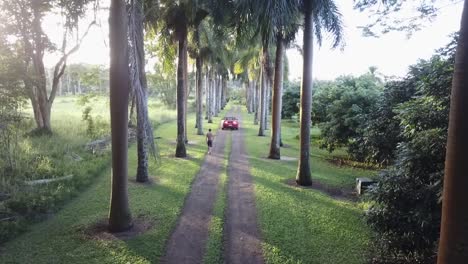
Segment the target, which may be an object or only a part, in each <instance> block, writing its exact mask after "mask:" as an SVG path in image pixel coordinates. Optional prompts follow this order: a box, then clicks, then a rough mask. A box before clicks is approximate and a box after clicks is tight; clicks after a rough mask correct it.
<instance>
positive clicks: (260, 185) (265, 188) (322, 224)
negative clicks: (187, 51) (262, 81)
mask: <svg viewBox="0 0 468 264" xmlns="http://www.w3.org/2000/svg"><path fill="white" fill-rule="evenodd" d="M252 120H253V117H252V115H248V114H246V113H245V112H244V113H243V123H242V124H241V125H242V126H243V127H244V128H245V129H246V145H247V151H248V154H249V162H250V165H251V173H252V176H253V179H254V183H255V195H256V203H257V211H258V221H259V225H260V228H261V233H262V238H263V241H264V243H263V250H264V256H265V259H266V261H267V262H268V263H281V264H283V263H317V264H323V263H330V264H336V263H346V264H348V263H364V262H365V256H364V252H365V250H363V249H365V247H366V245H367V243H369V235H370V232H369V230H368V228H367V227H366V226H365V224H364V222H363V219H362V215H363V210H362V209H361V206H360V205H359V204H355V203H353V202H348V201H338V200H335V199H332V198H330V197H329V196H327V195H326V194H323V193H322V192H320V191H316V190H311V189H298V188H295V187H292V186H289V185H287V184H285V181H286V180H288V179H294V178H295V176H296V168H297V161H273V160H268V159H266V158H265V157H266V156H267V155H268V149H269V143H270V137H258V136H257V133H258V128H257V126H254V125H252V124H253V122H252ZM281 133H282V138H283V143H284V144H286V145H288V147H287V148H282V149H281V151H282V153H281V154H282V156H288V157H293V158H294V157H295V158H297V157H298V154H299V150H298V147H299V142H298V139H297V137H296V136H297V135H298V126H297V125H296V124H294V123H291V122H284V123H283V127H282V132H281ZM313 133H317V130H314V131H313ZM327 158H329V154H328V153H327V152H326V151H323V150H319V149H318V148H317V147H316V146H313V147H312V157H311V166H312V177H313V179H312V180H314V179H319V180H320V181H321V182H322V183H323V184H327V185H330V186H337V187H349V188H351V187H352V186H353V184H354V178H355V177H358V176H367V175H370V174H372V172H369V171H364V170H358V169H352V168H344V167H336V166H334V165H332V164H331V163H329V162H328V161H327V160H326V159H327Z"/></svg>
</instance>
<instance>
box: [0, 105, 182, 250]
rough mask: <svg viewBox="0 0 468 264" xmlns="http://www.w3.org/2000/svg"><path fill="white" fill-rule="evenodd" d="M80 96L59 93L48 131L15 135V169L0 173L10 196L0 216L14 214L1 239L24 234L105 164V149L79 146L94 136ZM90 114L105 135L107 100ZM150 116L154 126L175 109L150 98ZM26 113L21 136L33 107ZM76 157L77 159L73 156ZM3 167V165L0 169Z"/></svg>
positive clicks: (0, 187) (0, 226) (1, 228)
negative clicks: (54, 180)
mask: <svg viewBox="0 0 468 264" xmlns="http://www.w3.org/2000/svg"><path fill="white" fill-rule="evenodd" d="M79 98H80V97H78V96H75V97H71V96H70V97H59V98H57V99H56V100H55V102H54V104H53V108H52V120H51V123H52V129H53V134H52V135H50V136H49V135H45V136H34V137H27V136H21V137H19V145H18V146H19V148H18V150H19V151H18V152H17V153H18V155H17V156H16V157H15V161H16V162H17V164H18V165H17V170H15V171H13V172H12V173H5V174H3V173H0V192H2V193H7V194H9V195H10V196H11V198H10V199H8V200H7V201H2V202H0V216H2V215H3V214H5V215H6V216H13V217H15V219H16V220H15V221H12V222H5V221H2V222H0V243H1V242H3V241H6V240H8V239H11V238H12V237H14V236H16V235H17V234H18V233H20V232H23V231H24V230H26V229H27V228H28V226H29V225H30V224H31V223H33V222H37V221H38V220H42V219H44V218H45V217H48V215H50V214H51V213H53V212H55V211H57V210H59V209H60V208H61V207H62V206H63V204H64V202H66V201H67V200H69V199H70V198H72V197H74V196H76V195H77V194H78V193H79V192H81V191H82V190H83V188H85V187H87V186H89V185H90V184H91V183H92V182H94V180H95V179H96V175H99V174H102V173H103V171H104V170H106V169H107V168H108V167H109V164H110V155H109V152H104V153H102V154H100V155H93V154H92V153H91V152H90V151H89V150H86V148H85V147H84V146H85V145H86V143H88V142H91V141H93V140H95V138H90V137H89V136H88V135H87V133H86V126H87V125H86V122H85V121H83V120H82V111H83V106H81V105H80V104H79V103H78V101H79V100H80V99H79ZM89 105H91V106H92V107H93V110H92V111H91V115H92V116H93V119H94V120H95V121H96V122H97V123H95V124H96V125H97V129H99V131H100V133H99V134H100V136H108V135H109V104H108V98H107V97H103V96H98V97H94V98H93V99H92V100H91V103H90V104H89ZM149 105H150V107H149V111H150V117H151V120H152V123H153V125H155V126H157V125H159V124H162V123H164V122H167V121H169V120H175V118H176V111H175V110H168V109H166V108H165V107H164V106H162V105H161V104H160V103H159V102H157V101H154V99H153V100H150V104H149ZM24 112H25V115H26V116H29V117H30V118H29V119H28V120H26V122H25V123H24V124H23V125H22V126H21V131H17V134H18V135H25V134H26V132H29V131H31V130H32V129H33V128H34V122H33V120H32V110H31V109H30V108H28V106H26V108H25V109H24ZM77 159H78V160H77ZM0 171H2V168H0ZM68 175H72V176H73V178H72V179H71V180H67V181H62V182H58V183H53V184H47V185H37V186H34V187H28V186H25V185H24V182H25V181H31V180H37V179H50V178H58V177H62V176H68Z"/></svg>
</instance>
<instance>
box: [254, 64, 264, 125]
mask: <svg viewBox="0 0 468 264" xmlns="http://www.w3.org/2000/svg"><path fill="white" fill-rule="evenodd" d="M261 79H262V71H260V75H259V80H258V81H255V115H254V125H258V119H259V117H260V94H261V88H260V84H259V83H261Z"/></svg>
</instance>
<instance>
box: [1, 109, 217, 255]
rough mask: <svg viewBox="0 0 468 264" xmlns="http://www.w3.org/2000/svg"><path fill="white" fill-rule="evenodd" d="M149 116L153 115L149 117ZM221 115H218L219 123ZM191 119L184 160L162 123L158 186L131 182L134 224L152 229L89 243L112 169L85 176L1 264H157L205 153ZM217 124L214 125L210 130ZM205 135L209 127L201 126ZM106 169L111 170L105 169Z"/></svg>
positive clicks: (153, 171)
mask: <svg viewBox="0 0 468 264" xmlns="http://www.w3.org/2000/svg"><path fill="white" fill-rule="evenodd" d="M150 114H151V115H152V114H156V115H157V113H154V112H150ZM221 116H223V114H220V117H221ZM194 119H195V118H194V115H193V114H192V115H189V119H188V120H189V122H188V129H189V133H188V137H189V140H190V141H192V142H193V143H192V144H191V145H189V146H188V154H189V157H190V158H188V159H177V158H174V153H175V138H176V124H175V122H169V123H165V124H163V125H161V126H159V127H158V128H157V129H156V130H155V136H159V137H161V139H158V140H157V141H158V144H159V148H160V157H161V160H160V162H159V163H157V162H155V161H154V160H151V161H150V175H152V176H155V179H156V184H154V185H138V184H136V183H133V181H130V183H129V197H130V208H131V211H132V214H133V216H134V217H135V218H142V217H143V218H144V219H146V220H147V221H149V222H151V223H153V226H152V228H151V229H150V230H148V231H147V232H145V233H144V234H142V235H139V236H136V237H134V238H131V239H129V240H119V239H114V240H103V239H97V238H94V239H91V238H89V237H88V236H87V235H85V232H84V230H86V229H87V228H89V227H90V226H92V225H94V224H95V223H97V222H99V221H103V220H104V221H105V220H106V218H107V215H108V209H109V197H110V168H109V167H107V169H105V170H104V171H103V172H102V173H100V174H93V175H89V176H90V177H91V178H93V179H94V180H93V184H92V185H91V187H89V188H88V189H87V190H85V191H84V192H82V193H81V194H80V195H79V196H78V197H77V198H75V199H73V200H71V201H70V202H69V203H67V204H66V206H65V207H64V208H63V209H62V210H60V211H59V212H58V213H57V214H55V215H53V216H51V217H50V219H49V220H47V221H44V222H42V223H39V224H36V225H34V226H32V228H31V231H30V232H27V233H23V234H22V235H20V236H19V237H18V238H16V239H14V240H12V241H10V242H7V243H6V244H4V246H3V248H2V250H1V251H0V259H2V263H32V262H33V263H156V262H158V260H159V258H160V257H161V256H162V255H163V254H164V247H165V243H166V240H167V239H168V237H169V235H170V233H171V231H172V229H173V228H174V226H175V224H176V220H177V218H178V215H179V213H180V211H181V208H182V206H183V203H184V199H185V196H186V195H187V193H188V192H189V191H190V185H191V183H192V180H193V179H194V176H195V175H196V173H197V172H198V171H199V169H200V166H201V164H202V162H203V158H204V155H205V153H206V147H205V140H204V136H198V135H196V130H195V129H194ZM219 121H220V119H219V118H215V119H214V124H210V125H209V126H210V127H211V128H215V127H216V125H215V124H218V123H219ZM204 126H205V130H207V128H208V126H207V125H206V124H204ZM136 158H137V155H136V146H135V145H133V146H131V147H130V149H129V178H130V179H131V180H133V178H134V175H135V172H136ZM108 166H110V164H109V163H108Z"/></svg>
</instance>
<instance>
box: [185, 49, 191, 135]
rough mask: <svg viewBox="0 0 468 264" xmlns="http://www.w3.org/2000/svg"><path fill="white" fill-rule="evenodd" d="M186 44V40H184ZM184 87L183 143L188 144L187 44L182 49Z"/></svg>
mask: <svg viewBox="0 0 468 264" xmlns="http://www.w3.org/2000/svg"><path fill="white" fill-rule="evenodd" d="M185 42H187V40H185ZM184 53H185V54H184V85H185V89H184V90H185V93H184V104H185V105H184V143H185V144H187V143H188V136H187V130H188V126H187V113H188V97H189V92H190V91H189V86H190V84H189V78H188V53H187V43H186V44H185V49H184Z"/></svg>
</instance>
